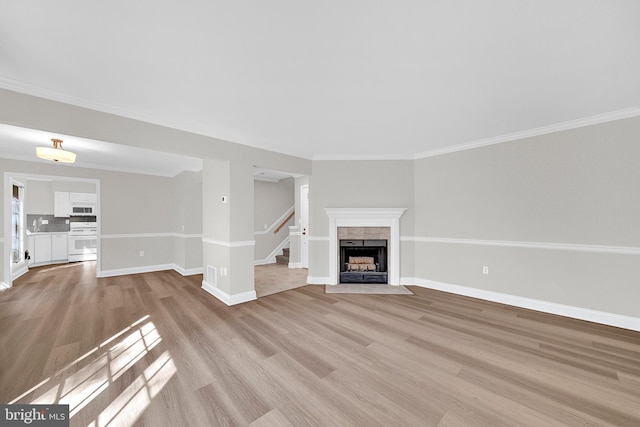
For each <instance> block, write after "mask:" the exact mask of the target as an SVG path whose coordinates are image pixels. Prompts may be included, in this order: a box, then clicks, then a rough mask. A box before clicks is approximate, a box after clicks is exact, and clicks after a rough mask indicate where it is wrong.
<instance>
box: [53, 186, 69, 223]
mask: <svg viewBox="0 0 640 427" xmlns="http://www.w3.org/2000/svg"><path fill="white" fill-rule="evenodd" d="M53 202H54V205H53V216H55V217H58V218H62V217H68V216H69V213H70V212H71V202H70V199H69V192H68V191H56V192H55V193H54V197H53Z"/></svg>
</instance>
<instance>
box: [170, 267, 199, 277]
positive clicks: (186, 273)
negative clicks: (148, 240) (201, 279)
mask: <svg viewBox="0 0 640 427" xmlns="http://www.w3.org/2000/svg"><path fill="white" fill-rule="evenodd" d="M173 269H174V270H175V271H177V272H178V273H180V274H181V275H183V276H193V275H194V274H203V273H204V268H202V267H196V268H184V267H180V266H179V265H177V264H173Z"/></svg>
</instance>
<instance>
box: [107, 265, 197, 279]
mask: <svg viewBox="0 0 640 427" xmlns="http://www.w3.org/2000/svg"><path fill="white" fill-rule="evenodd" d="M165 270H175V271H176V272H178V273H180V274H181V275H183V276H190V275H193V274H202V271H203V270H202V267H197V268H189V269H185V268H183V267H180V266H179V265H177V264H173V263H169V264H157V265H142V266H139V267H129V268H118V269H115V270H102V271H101V272H99V273H97V274H96V277H113V276H125V275H127V274H139V273H153V272H156V271H165Z"/></svg>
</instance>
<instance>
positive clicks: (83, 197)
mask: <svg viewBox="0 0 640 427" xmlns="http://www.w3.org/2000/svg"><path fill="white" fill-rule="evenodd" d="M69 201H70V202H71V204H72V205H77V204H80V203H88V204H94V205H95V204H96V202H97V201H98V198H97V197H96V195H95V193H69Z"/></svg>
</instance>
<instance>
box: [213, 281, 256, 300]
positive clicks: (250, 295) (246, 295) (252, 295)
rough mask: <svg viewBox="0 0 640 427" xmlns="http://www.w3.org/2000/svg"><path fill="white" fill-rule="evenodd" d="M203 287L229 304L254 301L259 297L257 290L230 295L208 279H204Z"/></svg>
mask: <svg viewBox="0 0 640 427" xmlns="http://www.w3.org/2000/svg"><path fill="white" fill-rule="evenodd" d="M202 289H204V290H205V291H207V292H209V293H210V294H211V295H213V296H214V297H216V298H218V299H219V300H220V301H222V302H223V303H225V304H227V305H229V306H231V305H236V304H242V303H243V302H248V301H253V300H255V299H257V296H256V291H255V290H253V291H248V292H243V293H241V294H235V295H229V294H228V293H226V292H223V291H221V290H220V289H218V288H217V287H215V286H214V285H213V284H211V283H209V282H207V281H206V280H203V281H202Z"/></svg>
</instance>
